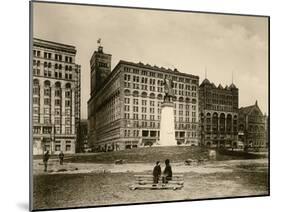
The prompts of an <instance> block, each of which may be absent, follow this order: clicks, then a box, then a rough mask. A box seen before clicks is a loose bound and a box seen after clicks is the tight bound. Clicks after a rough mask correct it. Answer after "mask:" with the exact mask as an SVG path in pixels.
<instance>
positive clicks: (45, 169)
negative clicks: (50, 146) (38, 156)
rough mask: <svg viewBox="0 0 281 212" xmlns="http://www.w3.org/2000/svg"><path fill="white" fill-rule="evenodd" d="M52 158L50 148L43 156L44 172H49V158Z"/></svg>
mask: <svg viewBox="0 0 281 212" xmlns="http://www.w3.org/2000/svg"><path fill="white" fill-rule="evenodd" d="M49 158H50V154H49V150H47V152H46V153H45V154H44V156H43V163H44V172H47V166H48V160H49Z"/></svg>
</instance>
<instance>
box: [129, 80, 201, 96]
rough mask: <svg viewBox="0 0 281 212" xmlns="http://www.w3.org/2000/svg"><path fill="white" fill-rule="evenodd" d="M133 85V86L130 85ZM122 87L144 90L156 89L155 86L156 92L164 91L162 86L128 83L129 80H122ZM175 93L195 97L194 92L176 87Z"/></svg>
mask: <svg viewBox="0 0 281 212" xmlns="http://www.w3.org/2000/svg"><path fill="white" fill-rule="evenodd" d="M131 85H133V86H131ZM124 87H125V88H133V89H140V90H145V91H156V88H157V92H159V93H164V89H163V87H155V86H152V85H151V86H147V85H139V84H135V83H132V84H131V83H129V82H124ZM174 92H175V95H182V96H190V95H191V96H192V97H196V96H197V93H196V92H190V91H183V90H178V89H174Z"/></svg>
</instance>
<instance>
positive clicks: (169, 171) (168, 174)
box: [162, 159, 173, 183]
mask: <svg viewBox="0 0 281 212" xmlns="http://www.w3.org/2000/svg"><path fill="white" fill-rule="evenodd" d="M165 165H166V167H165V169H164V172H163V178H162V182H163V183H168V181H169V180H172V176H173V172H172V167H171V165H170V160H169V159H166V160H165Z"/></svg>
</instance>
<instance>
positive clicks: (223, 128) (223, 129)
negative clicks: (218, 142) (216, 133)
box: [220, 113, 225, 131]
mask: <svg viewBox="0 0 281 212" xmlns="http://www.w3.org/2000/svg"><path fill="white" fill-rule="evenodd" d="M220 131H225V114H224V113H221V114H220Z"/></svg>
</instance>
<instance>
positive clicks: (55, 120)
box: [32, 38, 81, 155]
mask: <svg viewBox="0 0 281 212" xmlns="http://www.w3.org/2000/svg"><path fill="white" fill-rule="evenodd" d="M75 55H76V48H75V47H74V46H71V45H66V44H62V43H56V42H52V41H47V40H42V39H37V38H34V39H33V64H32V70H33V73H32V130H33V135H32V139H33V154H34V155H37V154H43V152H44V151H46V150H49V151H50V153H51V154H56V153H58V152H60V151H63V152H65V153H75V144H76V130H77V125H78V121H80V71H81V67H80V65H77V64H76V63H75Z"/></svg>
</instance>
